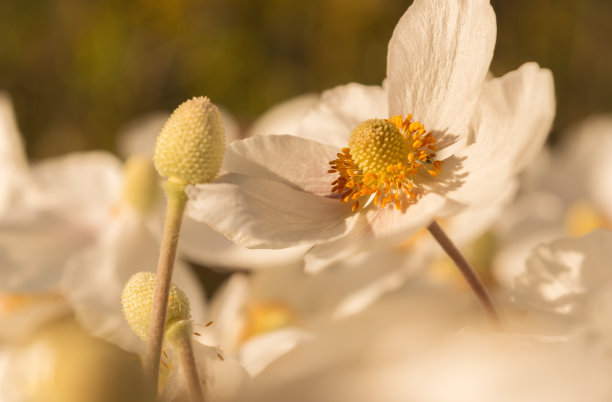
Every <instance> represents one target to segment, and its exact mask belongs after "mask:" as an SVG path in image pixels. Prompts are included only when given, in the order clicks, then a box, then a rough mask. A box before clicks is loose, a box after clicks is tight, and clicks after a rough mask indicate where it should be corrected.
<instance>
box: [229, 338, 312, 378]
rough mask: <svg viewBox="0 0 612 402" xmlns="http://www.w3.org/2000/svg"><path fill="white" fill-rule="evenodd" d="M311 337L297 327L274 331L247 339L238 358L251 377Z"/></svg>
mask: <svg viewBox="0 0 612 402" xmlns="http://www.w3.org/2000/svg"><path fill="white" fill-rule="evenodd" d="M312 337H313V336H312V335H311V334H309V333H308V332H306V331H302V330H300V329H297V328H286V329H281V330H278V331H274V332H271V333H268V334H265V335H261V336H258V337H256V338H253V339H250V340H249V341H247V342H246V343H245V344H244V345H243V346H242V348H241V349H240V357H239V359H240V362H241V363H242V365H243V367H244V368H245V369H246V371H247V372H248V373H249V374H250V375H251V377H255V376H256V375H257V374H259V373H261V372H262V371H263V370H264V369H265V368H266V367H267V366H268V365H269V364H270V363H272V362H273V361H274V360H276V359H278V358H279V357H281V356H283V355H284V354H286V353H288V352H290V351H291V350H292V349H293V348H295V347H296V346H297V345H299V344H300V343H302V342H305V341H308V340H310V339H312Z"/></svg>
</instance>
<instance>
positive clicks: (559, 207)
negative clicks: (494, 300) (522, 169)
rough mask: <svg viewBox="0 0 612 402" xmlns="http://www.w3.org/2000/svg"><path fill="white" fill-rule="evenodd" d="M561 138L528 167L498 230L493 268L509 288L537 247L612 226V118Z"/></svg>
mask: <svg viewBox="0 0 612 402" xmlns="http://www.w3.org/2000/svg"><path fill="white" fill-rule="evenodd" d="M561 138H562V141H561V143H559V144H558V145H557V146H556V147H555V148H553V149H552V150H547V151H546V152H543V153H541V155H540V156H538V158H537V163H534V164H533V165H532V166H530V167H529V169H527V171H526V175H525V177H524V180H523V184H522V188H521V191H520V193H519V195H518V197H517V199H516V201H515V202H514V203H513V204H512V205H511V206H510V208H508V209H507V210H506V212H505V213H504V215H503V218H502V219H500V220H499V223H498V224H497V225H496V227H495V229H494V231H495V234H496V236H497V238H498V240H499V251H498V255H497V257H496V258H495V261H494V263H493V269H494V271H495V275H496V277H497V278H498V279H499V280H500V282H502V283H503V284H505V285H507V286H510V285H511V284H512V282H513V280H514V278H516V276H518V275H519V274H520V273H521V272H522V271H523V269H524V267H525V260H526V258H527V257H528V255H529V253H530V252H531V250H532V249H533V248H534V247H535V246H536V245H538V244H540V243H544V242H549V241H551V240H553V239H556V238H560V237H565V236H573V237H575V236H581V235H584V234H587V233H589V232H591V231H592V230H594V229H597V228H611V227H612V208H610V205H612V193H611V192H610V188H612V186H611V183H610V180H612V164H611V163H610V160H611V159H610V157H609V155H610V154H612V117H611V116H609V115H595V116H592V117H590V118H588V119H586V120H585V121H583V122H581V123H580V124H578V125H576V126H574V127H572V128H570V129H568V130H567V131H566V132H564V133H563V134H562V136H561Z"/></svg>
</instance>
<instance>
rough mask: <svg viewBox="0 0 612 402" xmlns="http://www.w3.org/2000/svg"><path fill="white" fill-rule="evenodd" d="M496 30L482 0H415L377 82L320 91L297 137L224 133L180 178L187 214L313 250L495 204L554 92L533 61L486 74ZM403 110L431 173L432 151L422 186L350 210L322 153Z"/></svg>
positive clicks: (257, 239)
mask: <svg viewBox="0 0 612 402" xmlns="http://www.w3.org/2000/svg"><path fill="white" fill-rule="evenodd" d="M495 30H496V27H495V15H494V13H493V10H492V8H491V7H490V5H489V4H488V1H473V2H463V3H461V2H455V1H452V2H448V1H416V2H415V3H414V4H413V5H412V6H411V7H410V8H409V9H408V11H407V12H406V14H405V15H404V16H403V17H402V18H401V19H400V21H399V23H398V25H397V26H396V28H395V31H394V34H393V37H392V39H391V41H390V43H389V53H388V65H387V80H386V82H385V84H384V86H383V87H368V86H362V85H359V84H349V85H347V86H342V87H338V88H335V89H333V90H330V91H328V92H325V93H323V95H322V97H321V101H320V103H319V105H318V106H316V107H315V108H314V109H313V110H312V111H311V113H309V114H308V115H307V116H306V117H305V118H304V119H303V121H302V124H301V125H300V126H299V128H298V130H296V132H294V133H292V134H295V135H296V136H290V135H263V136H261V135H260V136H256V137H252V138H248V139H244V140H240V141H235V142H234V143H232V144H231V145H230V146H229V147H228V153H227V155H226V163H225V169H226V170H227V171H229V172H230V173H229V174H226V175H223V176H222V177H220V178H219V179H217V180H216V181H215V182H213V183H210V184H203V185H198V186H193V187H190V188H188V190H187V192H188V195H189V196H190V198H191V201H190V203H191V205H190V208H189V209H188V211H187V213H188V214H189V215H190V216H191V217H193V218H194V219H197V220H200V221H203V222H206V223H209V224H211V225H212V226H213V227H215V228H216V229H217V230H218V231H220V232H221V233H223V234H225V235H226V236H228V237H229V238H230V239H232V240H233V241H235V242H236V243H238V244H239V245H242V246H246V247H251V248H284V247H290V246H296V245H306V246H312V245H315V246H314V248H313V249H312V250H311V251H310V252H309V255H314V256H315V258H314V259H315V260H317V259H318V260H321V259H326V258H329V255H330V254H332V255H333V254H335V252H338V251H339V250H340V249H342V250H344V251H345V252H346V250H347V247H348V249H350V250H351V251H354V250H364V249H366V248H370V247H376V246H379V245H380V244H384V245H385V246H388V245H389V244H393V243H398V242H401V241H403V240H405V239H406V238H407V237H408V236H409V235H411V234H414V233H415V232H416V231H417V230H418V229H420V228H422V227H424V226H426V225H427V224H429V223H430V222H431V220H432V219H433V218H435V217H437V218H442V219H444V218H446V217H449V216H451V215H453V214H456V213H458V212H460V211H462V210H463V209H465V208H466V207H467V206H471V207H474V208H485V207H486V206H489V205H491V204H497V203H498V202H499V200H500V199H505V198H506V197H508V196H509V194H511V193H512V192H513V191H514V190H515V189H516V178H515V175H516V173H517V172H518V171H520V170H521V169H522V168H524V167H525V165H526V164H528V163H529V162H530V161H531V160H532V159H533V157H534V156H535V154H536V153H537V151H538V150H539V148H540V147H541V145H542V143H543V142H544V139H545V137H546V134H547V133H548V130H549V128H550V124H551V122H552V117H553V115H554V103H555V102H554V95H553V84H552V78H551V75H550V72H549V71H548V70H545V69H541V68H539V67H538V66H537V65H536V64H534V63H527V64H525V65H523V66H522V67H521V68H519V69H518V70H516V71H513V72H511V73H508V74H506V75H505V76H503V77H501V78H490V77H487V73H488V68H489V63H490V60H491V57H492V54H493V48H494V44H495ZM408 113H411V114H412V116H413V117H414V119H416V120H418V121H419V122H421V123H422V124H423V125H424V127H425V130H426V131H425V133H428V132H431V134H432V135H431V136H430V137H422V140H423V141H425V143H427V141H429V143H431V141H432V140H434V142H435V143H436V144H437V151H436V153H435V154H431V155H430V156H431V159H424V162H423V163H424V164H425V165H427V166H429V167H428V169H430V170H432V171H433V170H435V169H434V161H441V162H442V165H441V171H440V172H437V173H438V174H437V175H436V177H431V176H430V175H429V174H427V173H426V172H423V174H420V173H419V174H417V175H415V176H414V180H413V183H414V185H415V186H416V187H418V188H419V189H420V191H422V193H421V194H422V196H421V197H420V198H419V197H417V198H418V199H417V200H416V202H413V203H412V205H409V206H408V207H407V208H405V209H404V210H402V211H394V210H392V209H391V208H380V207H377V206H375V205H373V203H370V204H368V203H367V202H366V201H367V200H366V199H363V200H361V201H360V204H359V208H357V210H356V212H352V211H351V207H350V203H348V204H347V203H342V202H340V200H339V197H340V196H339V195H337V194H332V182H333V181H334V180H335V179H336V178H337V177H336V176H334V175H332V174H330V173H328V172H327V171H328V169H329V162H330V161H333V160H334V159H336V158H338V156H337V155H336V154H337V153H338V152H341V147H345V146H347V144H348V140H349V134H350V133H351V130H353V129H354V128H355V126H357V125H358V124H359V123H360V122H363V121H364V120H366V119H370V118H383V119H384V118H391V117H393V116H401V119H402V122H403V119H404V118H406V115H407V114H408ZM394 121H395V123H394V124H396V125H399V123H400V121H399V118H398V119H396V120H394ZM398 127H399V126H398ZM411 127H412V126H411ZM402 129H404V130H409V131H410V132H412V131H411V130H412V128H410V129H409V128H407V127H404V128H402ZM415 130H416V128H415ZM417 131H418V130H417ZM419 132H420V131H419ZM423 135H425V134H423ZM426 138H427V139H426ZM413 146H414V148H415V149H417V150H418V149H423V148H419V147H421V146H423V147H424V146H425V145H422V144H420V143H419V144H417V145H413ZM342 152H344V151H342ZM415 152H416V151H415ZM419 152H420V151H419ZM427 152H430V151H427ZM500 155H503V157H500ZM436 166H437V165H436ZM437 167H439V166H437ZM434 173H435V172H434ZM383 196H384V194H383ZM402 201H406V202H407V203H409V204H410V201H408V200H406V199H402ZM400 204H401V203H400ZM230 211H231V212H230ZM319 249H323V250H325V251H319ZM317 253H320V254H322V255H321V256H319V255H317ZM307 257H308V255H307ZM306 262H307V264H308V263H309V262H308V259H307V260H306Z"/></svg>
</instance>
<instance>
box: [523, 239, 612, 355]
mask: <svg viewBox="0 0 612 402" xmlns="http://www.w3.org/2000/svg"><path fill="white" fill-rule="evenodd" d="M611 247H612V232H610V231H608V230H596V231H594V232H592V233H589V234H588V235H586V236H583V237H580V238H577V239H559V240H555V241H553V242H551V243H550V244H543V245H540V246H538V247H536V248H535V249H534V250H533V252H532V254H531V256H530V257H529V259H528V260H527V267H526V269H525V271H524V272H523V273H522V274H521V275H520V276H519V277H518V278H517V280H516V282H515V286H514V289H513V299H514V301H515V302H516V303H517V304H518V305H520V306H523V307H526V308H527V309H528V310H529V311H531V312H532V313H534V314H542V313H547V314H548V315H549V316H551V317H553V318H555V319H556V320H557V323H558V325H557V326H556V327H555V328H554V330H555V331H556V332H557V333H559V334H562V335H563V334H565V335H572V334H574V335H576V334H577V335H580V334H582V335H586V336H585V339H586V340H587V343H589V344H591V345H595V346H596V345H601V346H602V347H603V348H604V349H606V350H608V351H609V350H610V349H611V348H612V342H611V339H612V325H611V324H610V319H609V316H610V313H611V312H612V271H610V260H611V258H612V255H611V252H610V250H611ZM549 330H550V329H549Z"/></svg>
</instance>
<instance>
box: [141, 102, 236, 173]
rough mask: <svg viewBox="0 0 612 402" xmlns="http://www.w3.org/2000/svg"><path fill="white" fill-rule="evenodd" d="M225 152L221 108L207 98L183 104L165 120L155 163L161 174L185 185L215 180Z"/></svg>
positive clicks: (156, 148)
mask: <svg viewBox="0 0 612 402" xmlns="http://www.w3.org/2000/svg"><path fill="white" fill-rule="evenodd" d="M224 153H225V129H224V128H223V121H222V120H221V114H220V113H219V109H217V107H216V106H215V105H214V104H213V103H212V102H211V101H210V99H208V98H207V97H203V96H200V97H196V98H192V99H190V100H188V101H186V102H183V103H182V104H181V105H180V106H179V107H178V108H176V110H175V111H174V113H172V115H171V116H170V118H169V119H168V121H166V124H165V125H164V127H163V128H162V130H161V132H160V133H159V136H158V137H157V142H156V143H155V155H154V157H153V160H154V162H155V168H156V169H157V171H158V172H159V174H160V175H162V176H164V177H168V178H170V179H172V180H174V181H179V182H181V183H183V184H185V185H187V184H198V183H207V182H209V181H211V180H212V179H214V178H215V176H216V175H217V173H219V169H221V164H222V163H223V155H224Z"/></svg>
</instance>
